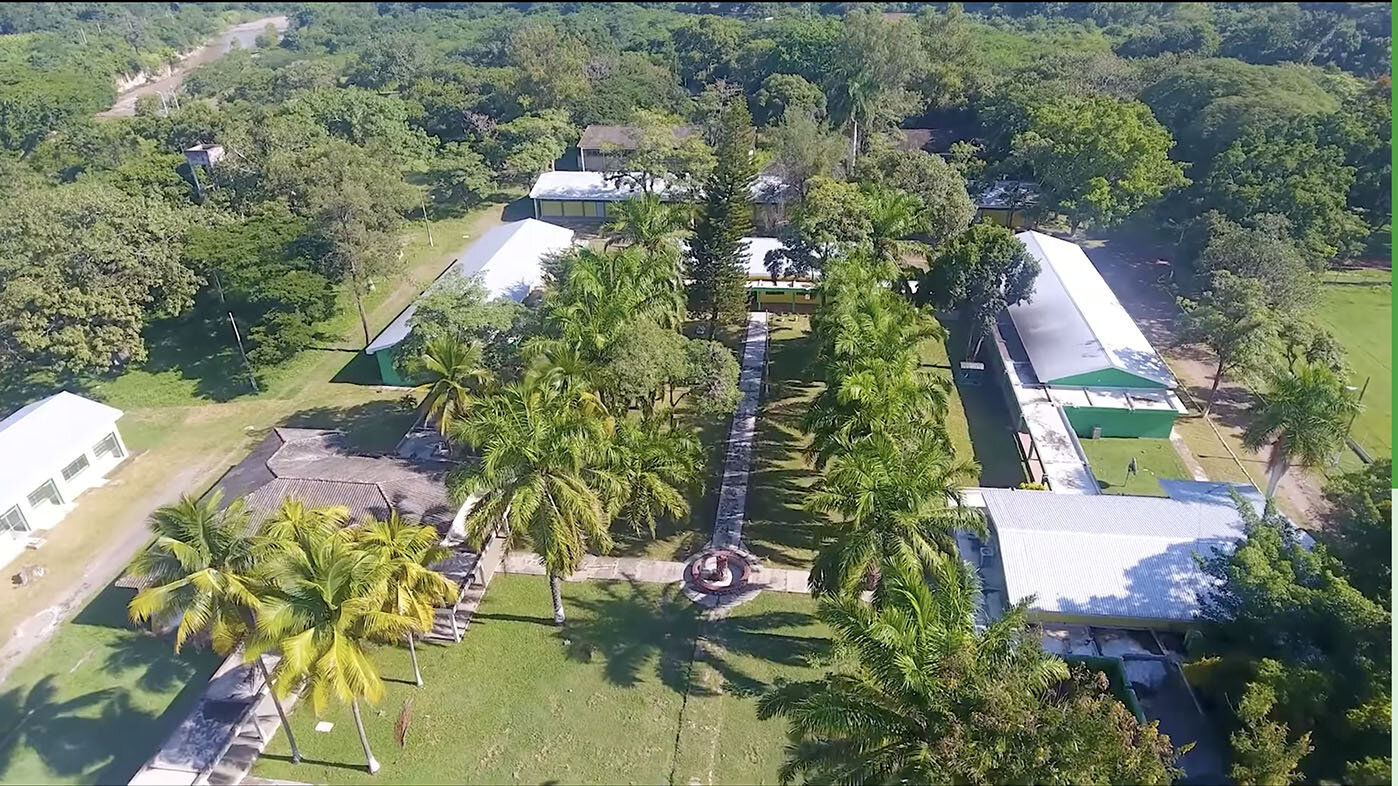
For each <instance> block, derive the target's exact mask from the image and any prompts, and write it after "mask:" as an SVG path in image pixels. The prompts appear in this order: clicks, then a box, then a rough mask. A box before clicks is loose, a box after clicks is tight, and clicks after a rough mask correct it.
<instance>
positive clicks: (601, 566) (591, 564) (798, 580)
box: [502, 551, 810, 594]
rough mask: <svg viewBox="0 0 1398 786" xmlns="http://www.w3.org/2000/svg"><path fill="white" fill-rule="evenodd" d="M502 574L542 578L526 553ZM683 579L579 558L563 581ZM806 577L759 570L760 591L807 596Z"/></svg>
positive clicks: (665, 567)
mask: <svg viewBox="0 0 1398 786" xmlns="http://www.w3.org/2000/svg"><path fill="white" fill-rule="evenodd" d="M502 570H504V572H506V573H520V574H524V575H527V576H543V575H545V571H544V563H543V561H542V560H540V559H539V555H538V554H535V553H533V552H529V551H514V552H511V553H510V554H509V555H508V556H506V557H505V564H504V567H503V568H502ZM683 578H684V563H683V562H669V561H666V560H658V559H642V558H640V557H597V556H593V555H591V554H588V555H587V556H585V557H583V562H582V567H581V568H579V569H578V572H577V573H574V574H573V575H571V576H569V577H568V578H567V581H641V582H646V583H648V584H674V583H675V582H678V581H680V580H681V579H683ZM809 581H810V573H808V572H807V571H804V570H788V569H784V568H767V567H764V568H763V569H762V582H763V583H762V589H768V590H771V591H773V592H795V593H802V594H804V593H807V592H809V591H810V589H809V586H808V584H809Z"/></svg>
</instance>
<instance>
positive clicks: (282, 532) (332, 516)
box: [253, 497, 350, 561]
mask: <svg viewBox="0 0 1398 786" xmlns="http://www.w3.org/2000/svg"><path fill="white" fill-rule="evenodd" d="M349 516H350V510H349V508H347V507H345V506H344V505H328V506H326V507H321V508H313V507H310V506H308V505H307V504H306V503H305V502H302V501H301V500H299V499H296V498H295V497H287V498H286V499H284V500H282V504H281V505H279V506H278V507H277V510H276V512H275V513H273V514H272V515H270V516H268V517H267V520H266V521H264V522H263V523H262V528H261V529H260V530H259V531H258V533H257V535H256V536H255V537H254V538H253V550H254V554H255V556H256V557H257V558H258V559H259V561H260V560H266V559H269V558H271V557H273V556H275V555H276V554H279V553H282V552H285V551H288V550H291V549H297V548H306V547H307V546H308V545H309V544H311V543H315V542H317V541H319V540H322V539H324V538H328V537H330V536H332V535H334V534H335V533H337V532H340V531H341V530H343V529H344V527H345V524H346V523H348V522H349Z"/></svg>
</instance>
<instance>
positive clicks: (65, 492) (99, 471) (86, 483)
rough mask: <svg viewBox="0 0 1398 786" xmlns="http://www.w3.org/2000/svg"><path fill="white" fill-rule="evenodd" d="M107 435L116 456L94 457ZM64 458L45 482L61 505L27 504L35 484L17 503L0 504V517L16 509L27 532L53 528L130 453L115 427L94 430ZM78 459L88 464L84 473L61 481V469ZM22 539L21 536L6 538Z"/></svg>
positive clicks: (3, 534)
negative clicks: (113, 441)
mask: <svg viewBox="0 0 1398 786" xmlns="http://www.w3.org/2000/svg"><path fill="white" fill-rule="evenodd" d="M109 434H115V435H116V441H117V446H118V447H119V448H120V453H121V455H120V456H113V455H111V454H107V455H105V456H101V457H99V456H98V455H97V454H96V447H97V444H98V443H99V442H101V441H102V440H103V439H105V438H106V437H107V435H109ZM65 455H66V456H67V458H65V459H64V460H63V461H62V462H61V463H59V464H58V466H54V467H49V468H48V479H49V480H52V481H53V484H54V487H55V489H56V490H57V491H58V496H59V498H60V499H61V500H62V504H61V505H52V504H48V503H41V504H40V505H39V506H38V507H37V508H36V507H35V506H34V505H32V504H30V502H29V499H28V495H29V493H30V492H32V491H35V490H37V489H38V488H39V487H40V486H41V485H43V482H42V481H40V482H36V483H34V484H33V487H32V488H30V489H29V490H28V491H25V492H24V493H22V494H20V495H19V498H18V499H5V500H0V516H3V515H4V514H5V513H6V512H7V511H9V510H10V508H11V507H14V506H16V505H18V506H19V509H20V512H21V513H23V514H24V518H25V521H26V523H27V524H28V525H29V528H30V530H31V531H39V530H46V529H51V528H53V526H54V525H56V524H58V522H60V521H62V520H63V517H64V516H66V515H68V512H69V511H71V510H72V509H73V507H74V505H75V503H76V501H77V499H78V497H79V495H81V494H82V493H83V492H84V491H87V490H88V489H90V488H94V487H97V486H101V485H103V484H104V483H106V479H107V475H108V474H110V473H111V471H112V469H113V468H115V467H116V466H117V465H118V464H120V463H121V462H123V461H125V460H126V459H127V458H128V457H129V456H130V452H129V451H128V450H127V448H126V441H125V440H124V439H122V436H121V431H120V430H119V429H118V428H117V426H116V423H112V424H110V425H109V426H105V427H103V428H101V429H96V430H93V431H90V432H88V433H87V436H85V437H83V438H80V439H78V440H75V441H74V443H73V445H72V449H71V450H70V451H69V452H68V453H67V454H65ZM79 456H86V457H87V461H88V466H87V469H85V470H83V471H82V472H80V473H79V474H77V475H75V476H73V478H72V479H71V480H64V478H63V469H64V467H66V466H68V464H69V463H70V462H73V461H76V460H77V459H78V457H79ZM5 536H6V533H0V537H5ZM9 537H11V538H15V537H18V538H20V539H23V538H24V537H25V536H24V535H22V534H21V535H18V536H16V535H10V536H9Z"/></svg>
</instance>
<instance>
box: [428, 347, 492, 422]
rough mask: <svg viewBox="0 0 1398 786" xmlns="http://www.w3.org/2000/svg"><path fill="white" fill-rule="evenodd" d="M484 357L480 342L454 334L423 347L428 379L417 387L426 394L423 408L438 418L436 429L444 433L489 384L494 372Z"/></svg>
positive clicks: (431, 415)
mask: <svg viewBox="0 0 1398 786" xmlns="http://www.w3.org/2000/svg"><path fill="white" fill-rule="evenodd" d="M481 358H482V354H481V347H480V345H479V344H477V343H475V342H470V341H459V340H457V339H455V338H452V337H451V336H441V337H438V338H434V339H432V340H431V341H428V342H427V346H426V347H425V348H424V350H423V353H422V365H423V368H424V369H426V371H427V381H426V382H423V383H422V384H421V385H418V386H417V388H415V390H416V391H417V392H418V393H422V394H424V396H423V399H422V406H423V411H424V412H425V413H426V414H427V416H428V417H430V418H435V419H436V421H437V429H438V430H439V431H440V432H441V433H442V434H443V435H445V434H446V433H447V432H448V431H450V430H451V424H452V422H453V421H454V420H456V419H457V418H458V417H460V416H461V413H463V412H465V411H466V410H468V409H469V408H470V406H471V402H472V401H474V400H475V398H476V397H477V396H478V395H480V393H481V392H482V390H483V389H485V388H487V387H488V386H489V384H490V381H491V374H490V372H489V371H488V370H486V368H485V367H484V365H483V364H482V361H481Z"/></svg>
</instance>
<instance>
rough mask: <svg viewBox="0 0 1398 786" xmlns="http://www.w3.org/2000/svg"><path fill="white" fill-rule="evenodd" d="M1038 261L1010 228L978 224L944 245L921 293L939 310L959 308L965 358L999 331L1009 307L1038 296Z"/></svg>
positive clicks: (922, 282) (929, 268)
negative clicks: (1002, 317)
mask: <svg viewBox="0 0 1398 786" xmlns="http://www.w3.org/2000/svg"><path fill="white" fill-rule="evenodd" d="M1038 275H1039V263H1038V262H1037V261H1036V260H1035V259H1034V258H1033V257H1031V256H1030V255H1029V252H1028V251H1026V250H1025V248H1024V244H1023V243H1021V242H1019V239H1018V238H1016V237H1015V236H1014V233H1013V232H1011V231H1010V230H1008V229H1006V228H1004V227H1000V226H996V225H994V224H976V225H974V226H972V227H971V228H970V229H968V230H966V231H965V232H963V233H962V234H960V235H958V236H957V237H955V238H952V239H951V241H950V242H948V243H946V244H945V245H943V246H942V247H941V248H940V250H938V251H937V252H936V253H935V254H934V255H933V256H931V257H930V258H929V259H928V261H927V272H926V273H924V274H923V275H922V276H920V277H919V280H918V289H917V297H918V299H919V300H922V301H923V302H929V303H934V304H936V305H937V306H938V307H939V308H947V309H952V308H954V309H959V310H960V312H961V320H962V324H963V325H965V327H966V328H967V330H966V357H968V358H971V357H975V355H976V353H977V352H978V351H979V348H980V342H981V341H982V340H984V339H985V337H986V336H987V335H990V334H991V333H992V332H993V331H994V330H995V321H996V320H997V319H999V317H1000V315H1001V314H1003V313H1004V312H1005V309H1007V308H1009V307H1010V306H1012V305H1014V304H1016V303H1021V302H1023V301H1026V300H1028V299H1029V298H1030V297H1032V296H1033V294H1034V279H1036V278H1037V277H1038Z"/></svg>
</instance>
